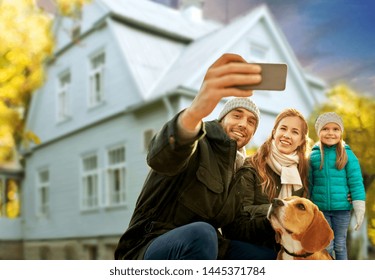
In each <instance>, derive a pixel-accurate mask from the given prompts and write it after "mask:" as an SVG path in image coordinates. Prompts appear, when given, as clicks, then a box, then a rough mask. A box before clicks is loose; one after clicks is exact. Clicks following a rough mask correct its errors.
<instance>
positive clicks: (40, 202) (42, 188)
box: [37, 170, 50, 217]
mask: <svg viewBox="0 0 375 280" xmlns="http://www.w3.org/2000/svg"><path fill="white" fill-rule="evenodd" d="M37 188H38V189H37V213H38V215H39V216H44V217H45V216H47V215H48V212H49V189H50V180H49V171H48V170H41V171H39V173H38V182H37Z"/></svg>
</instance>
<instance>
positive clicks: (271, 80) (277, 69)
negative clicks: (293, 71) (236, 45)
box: [236, 62, 288, 91]
mask: <svg viewBox="0 0 375 280" xmlns="http://www.w3.org/2000/svg"><path fill="white" fill-rule="evenodd" d="M253 64H257V65H260V67H262V72H261V75H262V81H261V82H260V83H259V84H254V85H243V86H236V87H237V88H239V89H243V90H279V91H282V90H284V89H285V84H286V75H287V70H288V67H287V65H286V64H284V63H256V62H254V63H253Z"/></svg>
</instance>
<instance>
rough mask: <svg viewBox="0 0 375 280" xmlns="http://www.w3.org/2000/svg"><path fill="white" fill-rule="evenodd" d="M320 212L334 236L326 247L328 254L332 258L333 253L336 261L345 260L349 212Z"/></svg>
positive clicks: (346, 256)
mask: <svg viewBox="0 0 375 280" xmlns="http://www.w3.org/2000/svg"><path fill="white" fill-rule="evenodd" d="M322 212H323V214H324V217H325V218H326V219H327V221H328V223H329V225H330V226H331V228H332V230H333V234H334V236H335V237H334V239H333V240H332V241H331V243H330V244H329V245H328V247H327V251H328V253H330V255H331V256H333V252H335V259H336V260H347V259H348V251H347V248H346V238H347V233H348V228H349V223H350V211H349V210H336V211H322Z"/></svg>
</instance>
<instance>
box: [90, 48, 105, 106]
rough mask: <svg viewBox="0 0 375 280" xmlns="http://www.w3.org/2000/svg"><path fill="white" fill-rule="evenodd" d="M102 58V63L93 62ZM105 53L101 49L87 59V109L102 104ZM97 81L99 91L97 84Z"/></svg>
mask: <svg viewBox="0 0 375 280" xmlns="http://www.w3.org/2000/svg"><path fill="white" fill-rule="evenodd" d="M101 56H103V61H101V62H98V63H96V62H95V60H96V59H98V60H100V57H101ZM105 63H106V53H105V51H104V49H101V50H99V51H97V52H95V53H94V54H92V55H91V56H90V57H89V92H88V107H89V108H93V107H97V106H99V105H101V104H102V103H104V75H105ZM98 81H99V90H97V84H98Z"/></svg>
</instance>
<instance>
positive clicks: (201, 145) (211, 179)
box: [115, 115, 243, 259]
mask: <svg viewBox="0 0 375 280" xmlns="http://www.w3.org/2000/svg"><path fill="white" fill-rule="evenodd" d="M177 118H178V115H177V116H175V117H174V118H173V119H172V120H171V121H169V122H168V123H166V124H165V125H164V127H163V128H162V130H161V131H160V132H159V133H158V134H157V135H156V136H155V137H154V138H153V140H152V142H151V144H150V147H149V153H148V156H147V163H148V164H149V166H150V167H151V168H152V169H151V171H150V173H149V175H148V177H147V179H146V181H145V183H144V186H143V189H142V191H141V194H140V196H139V198H138V200H137V203H136V206H135V210H134V213H133V216H132V218H131V220H130V223H129V227H128V229H127V230H126V231H125V233H124V234H123V235H122V237H121V239H120V241H119V243H118V246H117V248H116V251H115V259H142V258H143V255H144V252H145V250H146V249H147V246H148V244H149V243H150V241H151V240H153V239H154V238H155V237H157V236H160V235H161V234H163V233H166V232H168V231H169V230H171V229H174V228H176V227H179V226H182V225H185V224H189V223H192V222H196V221H204V222H207V223H210V224H211V225H212V226H214V227H215V228H216V229H218V228H222V227H225V226H226V225H228V224H230V223H231V222H233V221H234V219H235V216H236V215H237V214H238V212H239V211H240V207H241V201H242V198H243V185H242V183H241V182H239V181H243V178H241V177H238V176H234V172H233V166H234V162H235V157H236V150H237V145H236V142H235V141H234V140H231V139H229V137H228V136H227V135H226V133H225V132H224V130H223V129H222V127H221V125H220V124H219V123H218V122H217V121H210V122H206V123H204V124H203V126H202V129H201V131H200V132H199V134H198V136H197V138H196V139H195V141H191V142H190V143H187V144H181V143H180V140H179V139H178V136H177V133H176V128H177ZM217 233H218V239H219V258H225V253H226V249H227V247H228V244H229V240H226V239H224V238H223V237H222V236H221V234H220V232H219V231H217Z"/></svg>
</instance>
